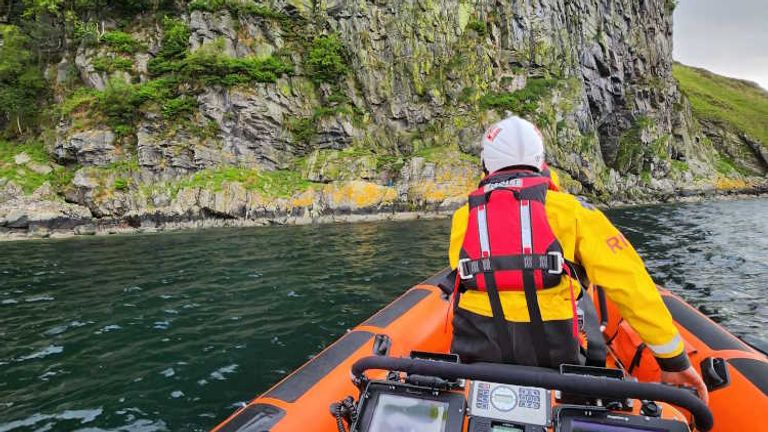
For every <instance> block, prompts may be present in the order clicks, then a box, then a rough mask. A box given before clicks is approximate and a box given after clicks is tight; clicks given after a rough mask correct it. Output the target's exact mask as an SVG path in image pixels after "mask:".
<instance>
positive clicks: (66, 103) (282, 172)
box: [0, 0, 768, 234]
mask: <svg viewBox="0 0 768 432" xmlns="http://www.w3.org/2000/svg"><path fill="white" fill-rule="evenodd" d="M34 3H35V2H23V3H22V2H11V13H10V18H6V19H7V20H8V21H9V22H10V23H11V24H12V25H11V26H6V30H5V32H4V35H5V36H4V37H5V39H6V40H10V36H9V35H11V33H12V32H11V30H9V29H11V28H17V29H21V31H22V32H24V31H26V32H27V33H28V34H29V36H28V38H27V39H26V44H27V45H28V46H29V49H30V50H31V49H34V47H35V46H38V47H39V46H40V45H39V43H38V44H37V45H36V42H35V40H36V39H35V38H36V37H39V36H35V33H33V32H31V31H28V30H26V29H29V28H33V27H34V28H38V27H42V28H44V29H47V30H48V32H47V33H45V34H47V35H48V36H49V38H48V39H47V40H46V41H47V42H46V43H47V44H48V45H50V46H53V47H54V48H52V49H50V50H49V51H48V54H47V55H45V56H41V57H40V58H41V59H42V61H41V62H42V64H41V66H44V76H45V79H46V83H47V86H48V88H49V89H50V92H49V95H48V97H47V98H43V101H42V102H41V104H43V105H44V106H45V107H46V109H45V110H41V111H42V112H44V114H42V115H39V116H38V117H37V118H38V119H41V120H40V121H39V124H37V125H35V126H31V127H30V126H28V127H27V129H28V130H29V131H31V132H29V131H26V132H25V131H24V128H23V127H22V124H21V123H20V122H19V121H18V120H19V118H20V116H17V117H16V120H17V121H16V124H15V125H14V124H13V122H12V121H10V119H11V118H12V116H11V115H8V116H7V119H8V121H7V122H6V123H7V124H6V125H5V127H6V129H8V130H14V129H18V133H17V132H13V133H15V134H16V138H15V139H16V141H17V142H16V143H10V142H5V143H3V144H2V145H3V146H4V148H2V149H0V156H1V157H0V164H3V165H2V167H3V169H2V170H1V171H0V173H3V176H2V177H4V180H0V229H2V230H5V231H6V232H8V231H22V232H26V231H30V230H31V231H36V232H38V233H43V234H44V233H45V232H46V231H47V230H49V229H51V228H54V229H55V228H62V229H79V230H81V231H84V232H90V231H92V230H93V225H96V226H99V225H109V226H130V227H146V226H156V225H157V224H162V223H168V222H183V221H195V220H201V219H208V218H215V219H228V220H243V219H247V220H272V221H286V220H289V219H291V218H293V219H296V218H300V219H303V220H312V219H316V218H321V217H323V216H327V215H331V214H361V213H362V214H364V213H382V212H383V213H394V212H399V211H432V210H448V209H451V208H454V207H456V206H457V205H458V204H459V203H461V202H462V199H463V195H464V194H465V193H466V191H467V190H468V189H470V188H471V186H472V185H473V184H474V183H475V182H476V181H477V179H478V175H479V172H478V169H477V167H478V159H477V154H478V152H479V149H478V144H479V140H478V138H479V137H480V135H481V133H482V131H483V130H484V129H485V128H486V127H487V126H488V125H489V124H490V123H492V122H494V121H496V120H498V119H500V118H503V117H504V116H506V115H508V114H510V113H514V114H517V115H521V116H523V117H526V118H528V119H530V120H532V121H534V122H535V123H536V124H538V125H539V127H540V128H541V130H542V132H543V134H544V135H545V141H546V145H547V150H548V155H547V161H548V163H549V164H550V165H551V166H553V167H555V168H556V169H557V170H558V171H559V173H560V174H561V178H562V179H563V184H564V186H565V187H566V188H567V189H569V190H570V191H572V192H575V193H581V194H586V195H590V196H592V197H593V198H595V199H597V200H599V201H603V202H609V203H610V202H619V201H624V202H627V201H638V200H656V199H660V198H663V197H670V196H674V195H677V194H679V193H681V191H702V190H712V189H715V188H718V187H720V188H743V187H747V186H749V185H751V184H753V183H754V182H756V181H758V180H757V178H764V176H765V174H766V171H767V167H768V159H766V143H765V142H763V141H761V140H762V137H760V136H746V135H744V136H742V135H739V133H740V132H738V131H736V132H734V130H733V129H727V128H725V127H724V126H723V124H714V123H712V122H705V123H703V124H702V123H700V122H699V120H698V119H697V118H696V117H695V116H694V115H693V113H692V110H691V104H690V103H689V102H688V100H687V98H686V97H684V96H683V95H682V94H681V92H680V90H679V88H678V85H677V81H676V80H675V77H674V76H673V73H672V66H673V65H672V57H671V52H672V46H671V43H672V42H671V41H672V37H671V35H672V10H673V9H674V4H675V2H673V1H671V0H642V1H637V0H620V1H609V0H578V1H574V0H524V1H505V2H501V1H492V0H476V1H470V0H389V1H379V0H368V1H349V0H347V1H343V0H335V1H334V0H319V1H317V0H316V1H307V0H272V1H264V2H255V1H252V0H192V1H176V2H166V1H145V2H142V0H133V1H132V2H128V3H125V4H123V3H122V2H111V3H115V4H118V3H119V4H121V6H115V5H110V4H109V3H110V2H98V1H95V0H94V1H93V2H92V3H94V5H90V3H89V2H88V1H86V2H80V3H78V2H73V3H76V4H78V5H79V6H73V5H70V4H69V3H70V2H67V1H63V0H62V1H59V2H52V3H50V4H52V5H54V6H48V7H46V8H42V9H40V8H38V9H32V6H30V4H34ZM102 3H105V4H102ZM144 3H146V4H144ZM83 4H85V6H83ZM127 4H130V5H134V6H135V7H133V8H129V7H128V6H126V5H127ZM136 4H138V6H136ZM14 5H15V9H14ZM25 5H26V6H25ZM89 5H90V6H89ZM67 8H68V9H67ZM32 24H34V26H33V25H32ZM8 46H10V43H7V44H6V48H7V47H8ZM14 126H16V127H14ZM724 131H726V132H727V133H731V134H732V136H730V137H726V138H725V139H721V140H719V141H718V140H713V139H712V137H713V136H726V135H725V134H726V132H724ZM718 134H719V135H718ZM30 135H32V136H33V137H34V138H32V139H30V138H29V137H30ZM22 139H25V140H26V142H25V143H24V144H19V143H18V141H21V140H22ZM726 142H727V145H726V144H724V143H726ZM78 227H79V228H78Z"/></svg>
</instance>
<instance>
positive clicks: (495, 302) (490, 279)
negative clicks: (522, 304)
mask: <svg viewBox="0 0 768 432" xmlns="http://www.w3.org/2000/svg"><path fill="white" fill-rule="evenodd" d="M483 277H484V278H485V286H486V291H487V292H488V300H490V303H491V312H492V313H493V325H494V326H495V327H496V333H498V335H499V336H498V342H499V348H500V349H501V361H502V362H503V363H512V362H513V361H514V354H513V353H514V351H513V349H512V334H511V333H510V328H509V326H508V325H507V319H506V318H505V317H504V308H503V307H502V306H501V298H500V297H499V290H498V289H496V278H495V277H494V276H493V272H488V273H485V274H483Z"/></svg>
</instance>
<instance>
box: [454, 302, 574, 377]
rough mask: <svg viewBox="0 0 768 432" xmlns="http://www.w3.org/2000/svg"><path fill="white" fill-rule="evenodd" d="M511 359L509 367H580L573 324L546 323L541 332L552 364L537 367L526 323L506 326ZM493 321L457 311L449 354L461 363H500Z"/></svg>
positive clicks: (502, 339) (498, 341) (500, 356)
mask: <svg viewBox="0 0 768 432" xmlns="http://www.w3.org/2000/svg"><path fill="white" fill-rule="evenodd" d="M506 324H507V328H508V330H509V334H510V336H509V338H511V340H510V341H509V343H511V344H512V354H513V358H512V361H511V362H510V363H513V364H519V365H525V366H540V367H550V368H555V369H556V368H559V367H560V365H561V364H566V363H567V364H579V343H578V342H577V341H576V339H574V337H573V330H572V326H573V321H572V320H556V321H545V322H544V332H545V339H546V344H547V347H548V350H549V358H550V360H551V364H548V365H542V364H538V362H537V360H536V353H535V351H534V348H533V340H532V338H533V333H532V331H531V325H530V324H529V323H516V322H507V323H506ZM505 339H507V337H506V336H505V335H498V334H497V332H496V326H495V325H494V323H493V318H491V317H486V316H483V315H478V314H475V313H472V312H469V311H466V310H464V309H461V308H456V310H455V313H454V315H453V342H452V343H451V352H453V353H456V354H458V355H459V357H461V361H462V362H463V363H474V362H491V363H502V362H503V361H502V351H501V345H500V344H501V343H504V342H503V341H504V340H505Z"/></svg>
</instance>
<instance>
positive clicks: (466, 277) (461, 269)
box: [456, 258, 475, 280]
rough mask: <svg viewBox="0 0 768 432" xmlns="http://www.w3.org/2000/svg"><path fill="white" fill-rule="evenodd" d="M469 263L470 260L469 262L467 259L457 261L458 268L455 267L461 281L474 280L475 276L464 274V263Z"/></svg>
mask: <svg viewBox="0 0 768 432" xmlns="http://www.w3.org/2000/svg"><path fill="white" fill-rule="evenodd" d="M470 261H472V260H471V259H469V258H463V259H460V260H459V265H458V266H456V268H457V270H458V271H459V278H461V280H469V279H472V278H474V277H475V276H474V275H472V274H471V273H470V274H466V273H465V271H466V266H465V264H466V263H468V262H470Z"/></svg>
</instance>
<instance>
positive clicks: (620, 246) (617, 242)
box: [605, 234, 629, 253]
mask: <svg viewBox="0 0 768 432" xmlns="http://www.w3.org/2000/svg"><path fill="white" fill-rule="evenodd" d="M605 243H606V244H607V245H608V247H609V248H610V249H611V252H613V253H616V252H620V251H622V250H624V248H625V247H629V242H628V241H627V239H625V238H624V236H623V235H621V234H619V235H616V236H613V237H608V238H607V239H606V240H605Z"/></svg>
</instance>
